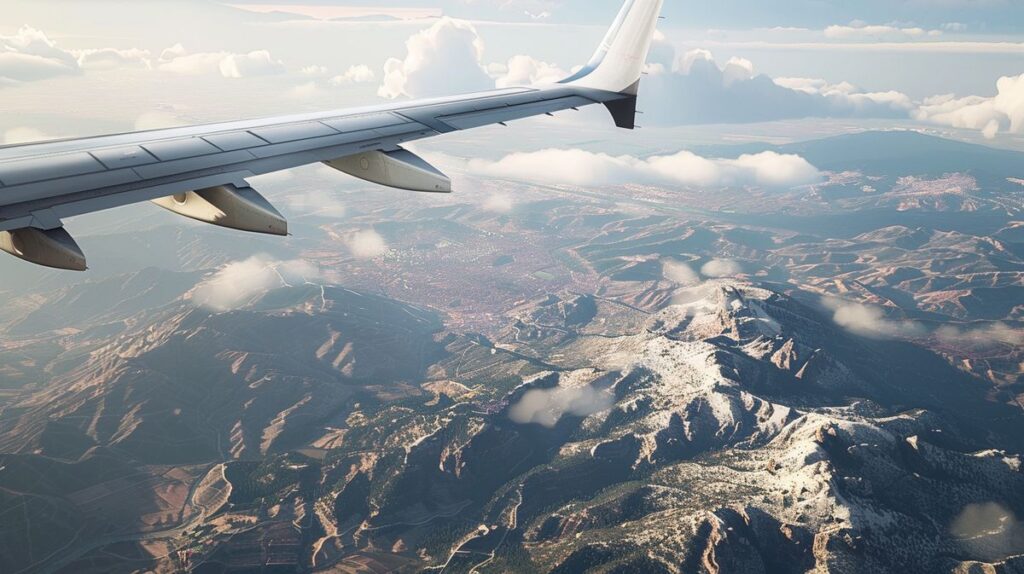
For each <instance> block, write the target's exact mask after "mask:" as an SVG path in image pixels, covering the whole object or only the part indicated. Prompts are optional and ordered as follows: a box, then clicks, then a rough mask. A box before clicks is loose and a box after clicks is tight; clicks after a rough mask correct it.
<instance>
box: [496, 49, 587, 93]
mask: <svg viewBox="0 0 1024 574" xmlns="http://www.w3.org/2000/svg"><path fill="white" fill-rule="evenodd" d="M497 71H498V74H497V77H496V78H495V86H496V87H498V88H508V87H512V86H533V85H540V84H552V83H555V82H557V81H559V80H561V79H563V78H566V77H568V76H569V75H570V74H569V72H567V71H565V70H563V69H561V68H559V67H558V66H557V65H555V64H549V63H547V62H541V61H540V60H535V59H533V58H531V57H530V56H523V55H518V56H512V57H511V58H510V59H509V61H508V64H507V65H505V66H502V67H501V69H500V70H497Z"/></svg>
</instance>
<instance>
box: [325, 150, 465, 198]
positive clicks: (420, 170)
mask: <svg viewBox="0 0 1024 574" xmlns="http://www.w3.org/2000/svg"><path fill="white" fill-rule="evenodd" d="M324 163H325V164H327V165H329V166H331V167H333V168H334V169H336V170H338V171H343V172H345V173H347V174H349V175H354V176H356V177H358V178H359V179H363V180H366V181H369V182H371V183H378V184H380V185H385V186H387V187H394V188H398V189H406V190H409V191H422V192H427V193H451V191H452V180H451V179H449V178H448V176H446V175H445V174H443V173H441V172H440V171H439V170H438V169H437V168H436V167H434V166H432V165H430V164H429V163H427V162H426V161H424V160H423V158H421V157H419V156H418V155H416V154H414V153H412V152H411V151H409V150H405V149H397V150H395V151H388V152H382V151H377V150H374V151H367V152H363V153H358V154H355V155H350V156H346V157H342V158H338V159H334V160H331V161H326V162H324Z"/></svg>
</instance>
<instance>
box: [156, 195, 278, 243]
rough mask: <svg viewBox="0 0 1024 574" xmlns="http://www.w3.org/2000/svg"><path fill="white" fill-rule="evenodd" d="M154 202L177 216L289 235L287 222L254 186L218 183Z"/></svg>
mask: <svg viewBox="0 0 1024 574" xmlns="http://www.w3.org/2000/svg"><path fill="white" fill-rule="evenodd" d="M153 203H155V204H157V205H159V206H160V207H162V208H164V209H167V210H170V211H173V212H174V213H177V214H178V215H184V216H185V217H188V218H190V219H195V220H196V221H202V222H205V223H212V224H214V225H219V226H221V227H228V228H230V229H238V230H240V231H251V232H253V233H266V234H269V235H288V221H287V220H285V218H284V216H283V215H281V214H280V213H279V212H278V211H277V210H276V209H274V206H273V205H271V204H270V202H269V201H267V199H266V198H265V197H263V196H262V195H260V194H259V192H257V191H256V190H255V189H253V188H251V187H238V186H236V185H233V184H227V185H218V186H217V187H208V188H206V189H200V190H198V191H189V192H186V193H179V194H175V195H172V196H170V197H161V198H160V199H154V200H153Z"/></svg>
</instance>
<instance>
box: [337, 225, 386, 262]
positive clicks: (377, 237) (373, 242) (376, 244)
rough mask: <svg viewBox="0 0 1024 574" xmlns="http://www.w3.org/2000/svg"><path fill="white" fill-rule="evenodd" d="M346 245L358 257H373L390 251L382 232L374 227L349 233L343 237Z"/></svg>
mask: <svg viewBox="0 0 1024 574" xmlns="http://www.w3.org/2000/svg"><path fill="white" fill-rule="evenodd" d="M343 241H344V243H345V246H346V247H348V250H349V252H350V253H352V256H353V257H355V258H357V259H373V258H375V257H380V256H381V255H384V254H385V253H387V251H388V244H387V242H386V241H384V238H383V237H382V236H381V234H379V233H377V232H376V231H374V230H372V229H364V230H361V231H355V232H352V233H349V234H348V235H346V236H344V237H343Z"/></svg>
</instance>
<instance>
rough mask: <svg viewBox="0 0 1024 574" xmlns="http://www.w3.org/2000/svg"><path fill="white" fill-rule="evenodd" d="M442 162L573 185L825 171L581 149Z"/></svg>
mask: <svg viewBox="0 0 1024 574" xmlns="http://www.w3.org/2000/svg"><path fill="white" fill-rule="evenodd" d="M443 161H448V162H454V163H460V162H461V163H462V167H463V168H464V169H465V170H467V171H469V172H471V173H474V174H476V175H482V176H489V177H501V178H508V179H516V180H522V179H529V180H532V181H544V182H550V183H561V184H572V185H619V184H624V183H650V184H666V185H673V184H675V185H690V186H708V187H725V186H746V185H756V186H764V187H796V186H801V185H807V184H812V183H816V182H818V181H821V179H822V174H821V172H820V171H818V169H817V168H815V167H814V166H813V165H811V164H810V163H809V162H808V161H807V160H805V159H804V158H802V157H800V156H797V155H788V154H779V153H775V152H763V153H759V154H752V155H743V156H740V157H739V158H737V159H708V158H704V157H701V156H698V155H696V154H694V153H691V152H688V151H681V152H679V153H676V154H673V155H667V156H653V157H650V158H646V159H641V158H637V157H633V156H625V155H623V156H611V155H608V154H603V153H594V152H589V151H584V150H579V149H546V150H541V151H536V152H529V153H516V154H512V155H508V156H505V157H504V158H502V159H499V160H497V161H490V160H483V159H469V160H455V159H453V158H445V159H444V160H443Z"/></svg>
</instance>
